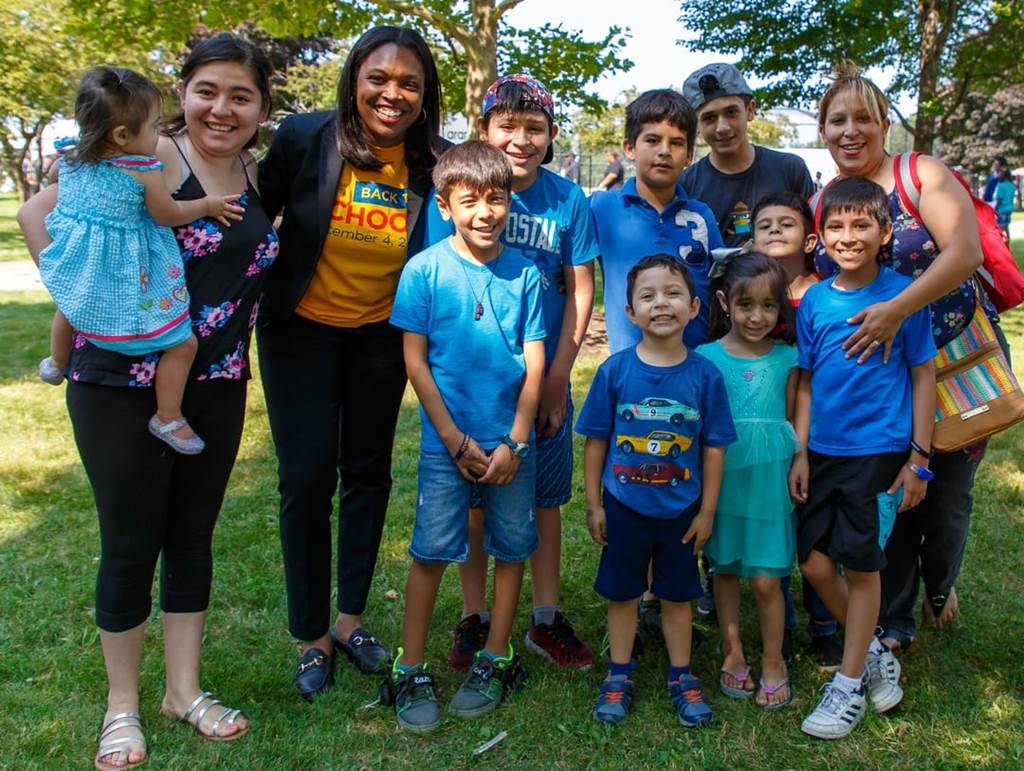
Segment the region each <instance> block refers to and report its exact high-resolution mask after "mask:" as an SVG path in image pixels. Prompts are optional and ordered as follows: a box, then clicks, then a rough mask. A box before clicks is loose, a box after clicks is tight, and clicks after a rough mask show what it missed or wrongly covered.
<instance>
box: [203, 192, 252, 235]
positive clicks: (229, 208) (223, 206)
mask: <svg viewBox="0 0 1024 771" xmlns="http://www.w3.org/2000/svg"><path fill="white" fill-rule="evenodd" d="M241 197H242V194H241V193H233V194H232V195H208V196H206V198H205V199H204V200H205V201H206V216H207V217H211V218H212V219H215V220H217V221H218V222H220V223H221V224H222V225H225V226H226V227H231V220H234V221H236V222H238V221H239V220H241V219H242V215H243V214H245V207H244V206H242V204H241V201H240V200H239V199H241Z"/></svg>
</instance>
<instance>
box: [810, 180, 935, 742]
mask: <svg viewBox="0 0 1024 771" xmlns="http://www.w3.org/2000/svg"><path fill="white" fill-rule="evenodd" d="M821 223H822V225H821V238H822V241H823V243H824V245H825V249H826V250H827V251H828V255H829V257H831V258H832V260H833V261H834V262H835V263H836V265H837V266H838V268H839V272H838V273H837V274H836V275H834V276H833V277H831V278H829V279H826V280H824V281H822V282H821V283H818V284H815V285H814V286H812V287H811V288H810V289H808V290H807V293H806V294H805V295H804V298H803V301H802V302H801V303H800V309H799V311H798V312H797V325H796V326H797V344H798V347H799V351H800V360H799V365H800V369H801V377H800V384H799V386H798V390H797V407H796V416H795V421H794V424H795V426H796V429H797V434H798V435H799V437H800V440H801V443H802V444H803V445H804V446H805V447H806V448H807V449H806V451H804V452H802V453H800V454H799V455H798V456H797V458H796V459H795V460H794V463H793V468H792V470H791V472H790V491H791V493H792V495H793V498H794V499H795V500H796V501H797V502H798V503H800V504H802V505H801V507H800V522H799V525H798V527H797V548H798V555H799V559H800V569H801V571H802V572H803V574H804V576H805V577H806V578H807V580H809V581H810V582H811V584H812V585H813V586H814V589H815V590H816V591H817V593H818V595H819V596H820V597H821V598H822V599H823V600H824V601H825V604H826V605H828V608H829V610H830V611H831V612H832V615H834V616H835V617H836V618H837V619H838V620H839V621H840V623H842V624H843V625H844V626H845V628H846V634H845V641H844V646H843V662H842V665H841V666H840V668H839V672H838V673H836V676H835V679H834V680H832V682H830V683H828V684H827V685H826V686H825V689H824V693H823V696H822V698H821V701H820V702H819V703H818V706H817V707H816V708H815V709H814V711H813V712H811V714H810V715H808V716H807V718H805V719H804V722H803V725H802V726H801V728H802V730H803V731H804V732H805V733H808V734H810V735H811V736H816V737H818V738H821V739H839V738H842V737H844V736H846V735H847V734H849V733H850V731H852V730H853V728H854V727H855V726H856V725H857V723H859V722H860V720H861V719H862V718H863V717H864V713H865V711H866V705H867V699H870V701H871V704H872V706H873V707H874V708H875V709H876V710H877V711H879V712H886V711H887V710H890V709H892V708H893V707H895V706H896V705H897V704H899V703H900V701H901V700H902V698H903V690H902V689H901V688H900V685H899V678H900V664H899V662H898V661H897V660H896V658H895V656H893V654H892V652H891V651H890V650H889V649H888V648H886V647H885V646H884V645H883V644H882V643H881V642H880V641H879V640H878V638H876V637H875V635H874V630H875V625H876V623H877V621H878V609H879V604H880V602H881V584H880V582H879V571H880V570H881V569H882V568H884V567H885V553H884V549H885V542H886V539H887V538H888V536H889V533H890V532H891V530H892V525H893V519H894V517H895V516H896V514H897V512H902V511H906V510H907V509H911V508H913V507H914V506H916V505H917V504H918V503H920V502H921V501H922V500H923V499H924V496H925V491H926V489H927V484H928V480H930V479H932V478H933V477H934V474H933V473H932V472H931V471H929V470H928V459H929V458H930V457H931V451H930V448H931V438H932V428H933V427H934V422H935V368H934V365H933V363H932V359H933V358H934V356H935V343H934V342H933V339H932V334H931V329H930V317H929V310H928V308H927V306H926V307H924V308H922V309H920V310H919V311H917V312H916V313H913V314H911V315H910V316H908V317H907V318H906V320H905V321H904V322H903V323H902V324H901V325H900V327H899V329H898V330H897V332H896V333H895V336H894V337H893V339H891V340H889V341H884V340H875V341H873V342H872V343H871V344H870V345H869V346H868V349H867V351H866V352H865V354H864V355H862V356H860V357H859V358H853V357H851V356H850V354H849V353H847V351H846V346H845V345H844V343H845V341H846V340H847V338H848V337H849V336H850V323H849V319H851V318H853V317H854V316H856V315H857V314H858V313H860V312H862V311H863V310H865V309H866V308H869V307H873V306H874V305H876V304H878V303H884V302H887V301H889V300H891V299H892V298H894V297H895V296H896V295H898V294H900V293H901V292H902V291H903V290H904V289H905V288H906V287H907V285H908V284H910V283H911V279H910V278H909V277H907V276H902V275H900V274H898V273H895V272H893V271H892V270H890V269H888V268H882V267H881V266H880V265H879V263H878V252H879V250H880V249H881V248H882V246H884V245H885V244H886V243H888V241H889V239H890V238H891V237H892V220H891V217H890V214H889V207H888V202H887V198H886V194H885V191H884V190H882V188H880V187H879V186H878V185H876V184H875V183H874V182H872V181H871V180H868V179H864V178H859V177H850V178H847V179H843V180H840V181H839V182H836V183H835V184H833V185H831V186H829V187H828V188H827V189H826V191H825V194H824V195H823V196H822V201H821ZM882 346H886V347H887V348H888V347H889V346H891V350H887V354H888V355H887V357H885V358H883V357H882V356H870V355H868V354H873V353H875V352H876V350H877V349H878V348H880V347H882ZM838 565H842V566H843V567H844V568H845V578H843V577H841V576H840V575H839V574H838V571H837V566H838ZM865 689H866V690H867V699H866V698H865V693H864V692H865Z"/></svg>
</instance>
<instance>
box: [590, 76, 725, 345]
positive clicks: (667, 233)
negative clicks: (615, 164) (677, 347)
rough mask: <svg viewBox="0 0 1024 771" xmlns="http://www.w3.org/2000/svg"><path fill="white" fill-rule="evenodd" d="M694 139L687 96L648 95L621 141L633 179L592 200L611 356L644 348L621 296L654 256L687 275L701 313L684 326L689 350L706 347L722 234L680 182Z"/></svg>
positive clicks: (635, 104) (634, 108) (630, 115)
mask: <svg viewBox="0 0 1024 771" xmlns="http://www.w3.org/2000/svg"><path fill="white" fill-rule="evenodd" d="M696 137H697V117H696V115H695V114H694V112H693V108H692V107H690V104H689V102H687V101H686V100H685V99H684V98H683V97H682V95H680V94H678V93H676V92H675V91H672V90H670V89H667V88H666V89H657V90H654V91H645V92H644V93H642V94H640V96H638V97H637V98H636V99H634V100H633V101H632V102H631V103H630V104H629V105H628V106H627V107H626V138H625V141H624V142H623V143H622V145H623V147H624V148H625V150H626V156H627V157H628V158H629V159H630V160H631V161H633V163H634V164H635V166H636V176H635V177H631V178H630V179H628V180H626V184H624V185H623V186H622V187H621V188H620V189H619V190H610V191H607V192H596V193H594V194H593V195H592V196H591V197H590V210H591V211H592V212H593V214H594V224H595V226H596V228H597V244H598V250H599V251H600V253H601V256H600V258H599V259H600V261H601V272H602V274H603V276H604V298H605V303H604V312H605V321H606V323H607V325H608V347H609V349H610V350H611V352H612V353H616V352H618V351H621V350H623V349H625V348H628V347H630V346H633V345H636V344H637V343H638V342H640V330H639V328H638V327H637V326H636V325H635V324H631V323H630V321H629V319H628V318H627V316H626V312H625V309H624V306H623V303H622V298H623V297H625V294H626V274H628V273H629V269H630V268H632V267H633V266H634V265H635V264H636V262H637V261H638V260H639V259H640V258H641V257H644V256H646V255H649V254H670V255H672V256H673V257H675V258H676V259H677V260H680V261H681V262H683V263H684V264H685V265H686V267H687V268H688V269H689V271H690V274H691V275H692V277H693V281H694V285H695V287H696V297H697V298H699V299H700V312H699V314H698V316H697V317H696V318H695V319H694V320H693V321H692V322H691V323H690V324H687V326H686V344H687V346H689V347H690V348H696V347H697V346H698V345H700V344H701V343H705V342H707V335H708V309H709V308H710V307H711V305H710V300H711V295H710V292H711V289H710V287H711V280H710V279H709V278H708V269H709V268H710V267H711V250H712V249H717V248H719V247H721V246H722V236H721V235H720V234H719V232H718V225H716V224H715V217H714V215H713V214H712V213H711V210H710V209H709V208H708V207H707V206H706V205H704V204H703V203H701V202H700V201H695V200H693V199H691V198H690V197H689V196H688V195H687V193H686V189H685V188H684V187H683V185H682V183H681V182H680V181H679V178H680V174H682V172H683V169H685V168H686V167H687V166H688V165H689V163H690V161H691V160H693V143H694V141H695V140H696Z"/></svg>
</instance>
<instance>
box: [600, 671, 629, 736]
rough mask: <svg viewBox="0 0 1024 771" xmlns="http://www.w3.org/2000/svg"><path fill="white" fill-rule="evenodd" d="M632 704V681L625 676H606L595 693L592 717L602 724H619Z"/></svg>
mask: <svg viewBox="0 0 1024 771" xmlns="http://www.w3.org/2000/svg"><path fill="white" fill-rule="evenodd" d="M632 702H633V681H632V680H631V679H630V678H629V677H628V676H627V675H608V677H606V678H605V679H604V681H603V682H602V683H601V688H600V689H599V690H598V692H597V704H596V705H594V717H595V718H597V719H598V720H600V721H601V722H602V723H611V724H613V725H614V724H616V723H621V722H622V721H623V720H625V719H626V715H628V714H629V705H630V704H631V703H632Z"/></svg>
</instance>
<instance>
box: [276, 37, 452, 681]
mask: <svg viewBox="0 0 1024 771" xmlns="http://www.w3.org/2000/svg"><path fill="white" fill-rule="evenodd" d="M440 111H441V87H440V82H439V79H438V75H437V69H436V67H435V65H434V61H433V58H432V56H431V54H430V50H429V48H427V45H426V43H425V42H424V41H423V38H422V37H421V36H420V35H419V34H418V33H416V32H414V31H413V30H410V29H406V28H402V27H391V26H381V27H375V28H374V29H371V30H369V31H368V32H366V33H365V34H364V35H363V36H362V37H360V38H359V40H358V41H357V42H356V44H355V46H354V47H353V48H352V52H351V53H350V54H349V57H348V60H347V61H346V62H345V66H344V69H343V70H342V73H341V78H340V80H339V83H338V105H337V109H336V111H334V112H319V113H311V114H307V115H294V116H290V117H288V118H286V119H285V120H284V121H283V122H282V123H281V125H280V127H279V128H278V130H277V134H276V135H275V137H274V141H273V143H272V145H271V147H270V150H269V152H268V153H267V156H266V158H265V159H264V160H263V162H262V163H261V164H260V174H259V180H260V191H261V193H262V195H263V204H264V207H265V208H266V211H267V213H268V214H269V215H270V216H271V217H272V218H273V217H275V216H276V215H277V214H278V213H281V214H282V217H283V218H282V221H281V226H280V229H279V235H280V248H281V251H280V255H279V257H278V259H277V261H276V263H275V265H274V267H273V269H272V270H271V273H270V275H269V278H268V280H267V284H266V288H265V290H264V297H263V302H262V305H261V306H260V311H259V327H258V330H257V337H258V340H259V353H260V370H261V373H262V376H263V387H264V390H265V393H266V400H267V411H268V413H269V416H270V428H271V431H272V433H273V437H274V444H275V446H276V449H277V461H278V475H279V478H280V482H279V490H280V493H281V512H280V518H281V546H282V550H283V552H284V565H285V579H286V584H287V590H288V626H289V630H290V631H291V633H292V635H294V636H295V637H296V638H298V639H299V640H300V641H301V659H300V661H299V665H298V668H297V670H296V672H295V684H296V687H297V688H298V690H299V694H300V695H301V696H302V697H303V698H305V699H307V700H312V698H313V696H315V695H316V694H317V693H321V692H323V691H324V690H326V689H328V688H330V687H331V685H333V683H334V674H333V667H334V653H335V651H336V650H338V649H340V650H342V651H344V652H345V653H346V654H347V655H348V657H349V658H350V659H352V661H353V662H354V663H355V664H356V666H358V667H359V669H360V670H361V671H363V672H367V673H369V672H374V671H378V670H381V669H383V668H385V666H386V665H387V663H388V651H387V649H386V648H385V647H384V646H383V645H382V644H380V643H379V642H378V641H377V640H376V639H375V638H374V637H373V635H371V634H370V633H369V632H368V631H366V629H365V628H364V626H363V623H362V613H363V610H364V608H365V607H366V598H367V594H368V593H369V589H370V582H371V580H372V578H373V570H374V566H375V564H376V561H377V550H378V548H379V546H380V539H381V532H382V530H383V527H384V515H385V512H386V510H387V505H388V496H389V494H390V491H391V450H392V445H393V442H394V433H395V424H396V422H397V419H398V410H399V407H400V405H401V401H402V394H403V392H404V390H405V382H406V377H405V366H404V363H403V360H402V336H401V332H400V331H399V330H398V329H396V328H394V327H391V326H390V325H389V323H388V317H389V316H390V313H391V303H392V300H393V299H394V292H395V288H396V286H397V283H398V275H399V273H400V271H401V267H402V265H403V264H404V263H405V260H406V258H407V257H409V256H412V255H413V254H415V253H416V252H417V251H418V250H419V249H420V248H421V244H420V241H421V233H422V231H423V222H422V221H421V217H420V214H421V212H422V210H423V205H424V203H425V199H426V197H427V195H428V194H429V191H430V189H431V182H430V172H431V170H432V169H433V166H434V162H435V159H436V157H437V155H438V153H439V151H440V150H441V149H442V144H443V142H442V140H441V139H440V138H439V136H438V130H439V127H440ZM339 478H340V487H339ZM336 489H338V490H339V497H340V513H339V524H338V546H337V549H338V554H337V573H338V601H337V608H338V615H337V617H336V619H335V620H334V623H333V624H332V623H331V619H330V597H331V576H330V568H331V522H330V519H331V512H332V509H333V497H334V492H335V490H336Z"/></svg>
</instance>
